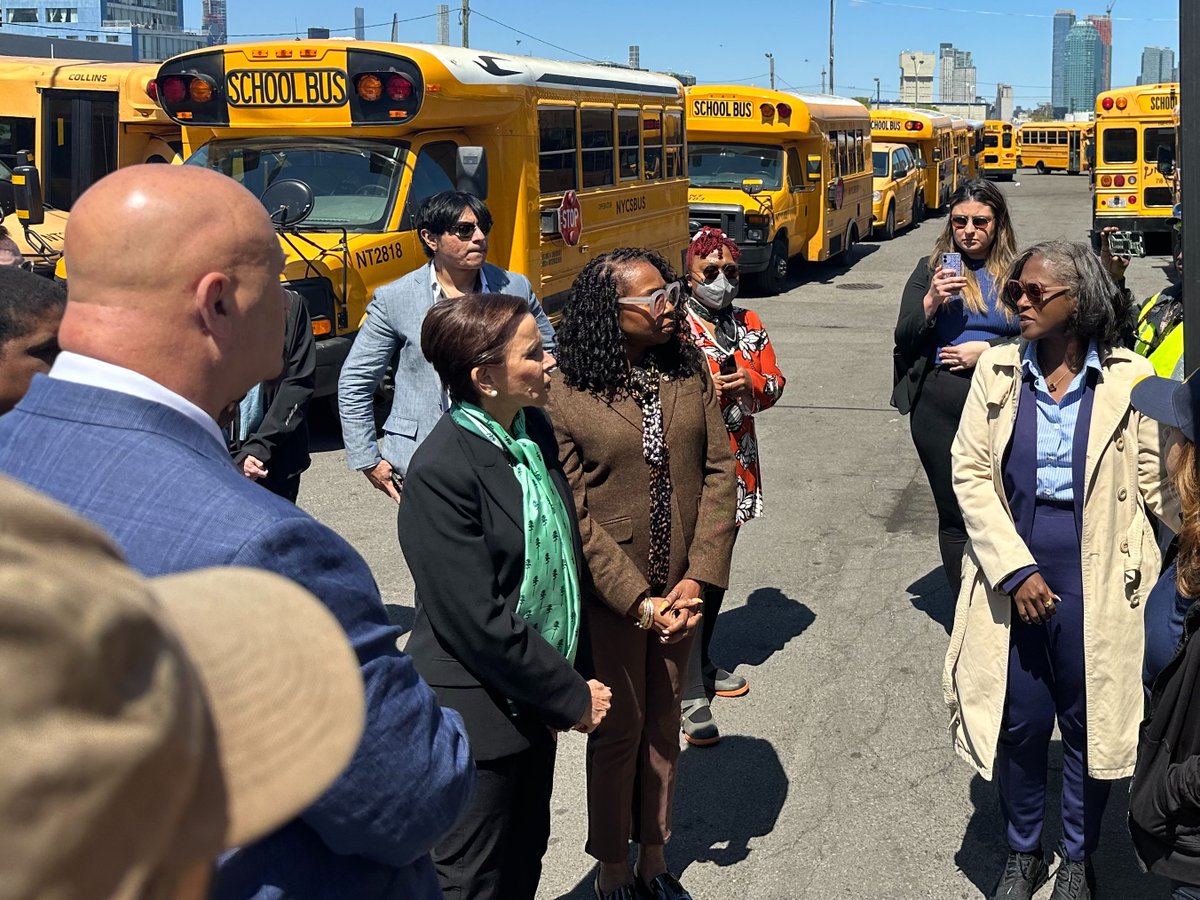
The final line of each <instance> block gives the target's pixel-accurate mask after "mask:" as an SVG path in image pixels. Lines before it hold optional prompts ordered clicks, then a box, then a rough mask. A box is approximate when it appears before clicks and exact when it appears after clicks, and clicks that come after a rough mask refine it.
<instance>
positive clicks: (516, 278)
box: [338, 191, 555, 501]
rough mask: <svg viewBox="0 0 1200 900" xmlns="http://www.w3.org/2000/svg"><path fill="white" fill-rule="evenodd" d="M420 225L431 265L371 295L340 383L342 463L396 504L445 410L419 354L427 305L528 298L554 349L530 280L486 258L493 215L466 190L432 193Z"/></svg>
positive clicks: (549, 327) (438, 383)
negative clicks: (379, 435)
mask: <svg viewBox="0 0 1200 900" xmlns="http://www.w3.org/2000/svg"><path fill="white" fill-rule="evenodd" d="M416 226H417V233H418V234H419V235H420V237H421V246H422V247H423V248H424V250H425V254H426V256H428V257H429V258H430V262H429V265H427V266H422V267H421V268H419V269H417V270H416V271H415V272H409V273H408V274H407V275H405V276H404V277H403V278H401V279H399V280H398V281H395V282H393V283H391V284H389V285H385V286H384V287H381V288H380V289H379V290H377V291H376V292H375V296H374V297H373V298H372V299H371V302H370V304H368V306H367V318H366V321H364V322H363V325H362V328H361V329H359V332H358V335H357V336H356V337H355V338H354V345H353V346H352V347H351V348H350V354H349V355H348V356H347V357H346V361H345V363H344V364H343V366H342V374H341V377H340V378H339V379H338V413H339V415H340V416H341V420H342V439H343V442H344V443H345V446H346V464H347V465H348V466H349V467H350V468H351V469H354V470H356V471H359V472H362V473H363V474H364V475H366V476H367V480H368V481H370V482H371V484H372V485H373V486H374V487H375V488H376V489H378V490H380V491H383V493H385V494H387V495H388V496H389V497H391V498H392V499H393V500H396V501H399V500H400V492H401V490H402V489H403V485H404V473H405V472H407V471H408V461H409V460H410V459H412V455H413V452H414V451H415V450H416V449H417V446H418V445H419V444H420V443H421V441H423V440H424V439H425V437H426V436H427V435H428V434H429V432H430V431H431V430H432V429H433V426H434V425H435V424H436V423H437V420H438V419H439V418H441V415H442V413H443V412H445V411H446V409H448V408H449V401H448V398H447V396H446V391H445V389H444V388H443V387H442V383H441V381H440V379H439V378H438V375H437V372H435V371H434V369H433V366H431V365H430V364H429V363H428V362H427V361H426V359H425V356H424V354H423V353H422V352H421V324H422V323H423V322H424V321H425V313H426V312H428V311H429V307H431V306H433V304H434V303H435V302H437V301H438V300H441V299H442V298H443V297H457V296H461V295H462V294H467V293H472V292H475V293H484V294H513V295H515V296H517V297H522V298H524V299H525V300H527V301H528V303H529V311H530V312H531V313H532V314H533V317H534V319H536V320H537V325H538V330H539V331H541V333H542V346H543V347H544V348H545V351H546V352H547V353H548V354H551V355H553V353H554V350H555V347H554V327H553V326H552V325H551V324H550V319H549V318H548V317H547V316H546V313H545V311H544V310H543V309H542V305H541V304H540V303H539V302H538V299H537V296H536V295H535V294H534V293H533V287H532V286H531V285H530V283H529V279H528V278H526V277H525V276H524V275H517V274H516V273H514V272H506V271H505V270H504V269H501V268H498V267H496V266H493V265H489V264H488V263H486V262H485V260H486V259H487V235H488V232H489V231H490V230H491V227H492V214H491V212H490V211H489V210H488V208H487V206H486V205H484V203H483V201H482V200H480V199H479V198H478V197H475V196H472V195H471V194H466V193H462V192H461V191H443V192H442V193H440V194H434V195H433V196H432V197H430V198H428V199H427V200H425V201H424V202H423V203H422V204H421V207H420V209H418V210H417V217H416ZM393 362H394V364H395V380H396V392H395V396H394V397H393V399H392V409H391V412H390V413H389V414H388V417H387V420H386V421H385V422H384V424H383V439H382V441H376V438H375V414H374V406H373V403H372V398H373V396H374V394H375V389H376V388H377V387H378V386H379V382H380V381H381V380H382V379H383V376H384V373H385V372H386V371H387V367H388V366H389V365H391V364H393Z"/></svg>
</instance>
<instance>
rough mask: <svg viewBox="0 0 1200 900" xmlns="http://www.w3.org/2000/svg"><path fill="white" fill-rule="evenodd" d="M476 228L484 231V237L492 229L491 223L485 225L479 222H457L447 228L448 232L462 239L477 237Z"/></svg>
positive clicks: (467, 239)
mask: <svg viewBox="0 0 1200 900" xmlns="http://www.w3.org/2000/svg"><path fill="white" fill-rule="evenodd" d="M476 228H478V229H479V230H480V231H482V232H483V236H484V237H487V233H488V232H489V231H491V230H492V226H491V225H483V224H480V223H479V222H455V223H454V224H453V225H451V226H450V227H449V228H447V229H446V234H452V235H454V236H455V237H456V238H458V239H459V240H460V241H469V240H470V239H471V238H473V237H475V229H476Z"/></svg>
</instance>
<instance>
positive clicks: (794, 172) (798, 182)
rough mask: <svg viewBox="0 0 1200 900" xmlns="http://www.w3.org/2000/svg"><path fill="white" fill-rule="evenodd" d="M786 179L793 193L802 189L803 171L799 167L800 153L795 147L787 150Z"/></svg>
mask: <svg viewBox="0 0 1200 900" xmlns="http://www.w3.org/2000/svg"><path fill="white" fill-rule="evenodd" d="M787 177H788V185H789V186H790V187H791V189H792V190H793V191H799V190H803V189H804V169H803V167H802V166H801V165H800V151H799V150H797V149H796V148H795V147H788V148H787Z"/></svg>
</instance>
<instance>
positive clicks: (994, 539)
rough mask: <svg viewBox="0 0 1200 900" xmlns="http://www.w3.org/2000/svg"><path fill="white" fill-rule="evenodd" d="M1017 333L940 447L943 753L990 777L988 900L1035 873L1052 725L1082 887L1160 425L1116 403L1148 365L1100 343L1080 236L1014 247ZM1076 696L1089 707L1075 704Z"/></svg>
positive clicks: (1120, 771)
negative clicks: (944, 580) (950, 748)
mask: <svg viewBox="0 0 1200 900" xmlns="http://www.w3.org/2000/svg"><path fill="white" fill-rule="evenodd" d="M1004 298H1005V303H1007V304H1008V305H1009V306H1010V308H1012V309H1013V310H1014V312H1016V313H1017V315H1018V320H1019V324H1020V327H1021V335H1022V339H1021V340H1020V341H1019V342H1013V343H1007V344H1002V345H1000V346H997V347H994V348H992V349H990V350H988V351H986V352H985V354H984V355H983V356H982V357H981V358H980V360H979V364H978V366H977V368H976V374H975V377H974V380H973V382H972V385H971V392H970V395H969V397H968V399H967V404H966V407H965V409H964V410H963V416H962V420H961V423H960V425H959V429H958V434H957V436H956V438H955V441H954V446H953V451H952V454H953V471H954V487H955V492H956V494H957V497H958V501H959V504H960V506H961V508H962V513H963V519H964V521H965V523H966V526H967V534H968V536H969V538H970V541H969V543H968V544H967V549H966V553H965V557H964V561H963V588H962V591H961V593H960V595H959V598H958V609H957V611H956V614H955V627H954V632H953V634H952V636H951V640H950V648H949V650H948V652H947V655H946V667H945V672H944V676H943V681H944V687H945V692H946V702H947V704H948V705H949V707H950V711H951V725H950V731H951V735H952V737H953V741H954V745H955V749H956V750H957V751H958V753H959V754H960V755H961V756H962V757H963V758H964V759H966V760H967V761H968V762H969V763H971V764H972V765H973V766H974V767H975V768H976V769H977V770H978V771H979V773H980V774H981V775H983V777H984V778H987V779H989V780H991V779H992V777H993V774H995V776H996V781H997V783H998V788H999V793H1000V805H1001V811H1002V813H1003V814H1004V818H1005V823H1006V830H1007V839H1008V843H1009V857H1008V860H1007V863H1006V865H1005V870H1004V872H1003V874H1002V875H1001V877H1000V882H999V884H998V885H997V889H996V892H995V894H994V895H993V896H995V897H1004V898H1010V897H1011V898H1022V897H1025V898H1028V897H1031V896H1032V895H1033V893H1034V892H1035V891H1036V890H1037V888H1038V887H1039V886H1040V885H1041V884H1043V883H1044V882H1045V881H1046V880H1047V879H1048V867H1047V865H1046V863H1045V861H1044V857H1043V851H1042V847H1041V830H1042V819H1043V817H1044V803H1045V781H1046V766H1047V756H1048V751H1049V743H1050V735H1051V733H1052V731H1053V728H1054V725H1055V722H1056V721H1057V724H1058V725H1059V729H1060V732H1061V733H1062V735H1063V805H1062V810H1063V833H1064V845H1063V848H1062V850H1061V853H1062V856H1063V860H1064V864H1063V865H1062V866H1061V867H1060V869H1059V873H1058V878H1057V883H1056V886H1055V893H1054V898H1055V900H1060V898H1061V900H1067V898H1070V900H1084V898H1088V897H1090V896H1091V882H1092V874H1091V867H1090V863H1089V862H1088V860H1087V857H1088V856H1089V854H1090V853H1091V852H1092V851H1093V850H1094V849H1095V845H1096V843H1097V841H1098V839H1099V820H1100V817H1101V814H1102V813H1103V809H1104V804H1105V802H1106V800H1107V787H1108V785H1109V783H1110V782H1111V780H1113V779H1117V778H1122V777H1124V776H1127V775H1129V774H1130V773H1131V772H1132V770H1133V763H1134V756H1135V751H1136V748H1137V736H1138V723H1139V721H1140V719H1141V714H1142V687H1141V663H1142V645H1143V629H1142V603H1143V601H1144V600H1145V599H1146V595H1147V594H1148V593H1149V591H1150V589H1151V588H1152V587H1153V586H1154V583H1155V580H1156V579H1157V576H1158V571H1159V567H1160V557H1159V552H1158V548H1157V545H1156V543H1155V538H1154V533H1153V530H1152V528H1151V525H1150V520H1149V517H1148V514H1147V513H1148V511H1149V512H1153V513H1155V514H1156V515H1160V516H1163V517H1164V518H1165V519H1166V520H1167V521H1168V523H1169V524H1172V525H1175V524H1177V507H1176V508H1174V509H1172V510H1171V512H1170V514H1169V516H1168V513H1167V511H1166V510H1165V509H1164V503H1166V502H1167V500H1166V498H1165V497H1164V493H1163V485H1164V481H1165V478H1166V472H1165V469H1164V466H1163V462H1162V457H1161V448H1160V444H1161V438H1160V432H1159V426H1158V424H1157V423H1155V422H1154V421H1152V420H1150V419H1148V418H1145V417H1143V416H1142V415H1141V414H1139V413H1138V412H1136V411H1135V410H1133V409H1132V408H1131V407H1130V405H1129V393H1130V391H1131V390H1132V388H1133V385H1134V384H1135V383H1136V382H1137V381H1138V379H1140V378H1142V377H1144V376H1146V375H1150V374H1153V373H1152V369H1151V367H1150V365H1149V363H1148V362H1147V361H1146V360H1144V359H1142V358H1141V357H1139V356H1136V355H1135V354H1133V353H1132V352H1130V351H1128V350H1124V349H1120V348H1116V347H1114V346H1113V344H1114V342H1115V341H1116V339H1117V335H1118V331H1119V327H1120V324H1121V323H1122V321H1123V317H1124V310H1123V305H1122V303H1121V297H1120V294H1119V293H1118V292H1117V289H1116V288H1115V286H1114V285H1113V284H1112V282H1111V280H1110V279H1109V278H1108V276H1107V275H1105V274H1104V272H1103V271H1102V269H1101V268H1100V265H1099V262H1098V260H1097V259H1096V257H1095V256H1094V255H1093V254H1092V253H1091V251H1090V250H1089V249H1088V248H1086V247H1085V246H1084V245H1082V244H1069V243H1065V242H1047V243H1045V244H1039V245H1037V246H1035V247H1033V248H1031V249H1030V250H1027V251H1026V252H1024V253H1023V254H1021V255H1020V256H1019V257H1018V258H1017V259H1016V261H1015V262H1014V263H1013V268H1012V274H1011V275H1010V280H1009V281H1008V283H1007V284H1006V285H1005V291H1004ZM1085 698H1086V700H1085Z"/></svg>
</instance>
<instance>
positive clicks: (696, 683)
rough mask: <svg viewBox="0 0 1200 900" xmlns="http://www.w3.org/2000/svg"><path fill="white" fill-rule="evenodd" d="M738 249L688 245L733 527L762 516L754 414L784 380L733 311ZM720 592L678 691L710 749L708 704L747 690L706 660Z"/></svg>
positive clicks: (766, 346) (690, 305)
mask: <svg viewBox="0 0 1200 900" xmlns="http://www.w3.org/2000/svg"><path fill="white" fill-rule="evenodd" d="M740 255H741V250H740V249H739V248H738V245H737V244H735V243H734V242H733V241H732V240H731V239H730V238H729V237H727V236H726V235H725V234H724V233H723V232H721V231H719V230H718V229H716V228H709V227H707V226H706V227H704V228H701V229H700V230H699V231H698V232H696V235H695V237H693V238H692V242H691V244H690V245H689V246H688V251H687V259H686V267H687V284H688V300H687V311H688V323H689V324H690V326H691V329H692V336H693V338H694V339H695V341H696V344H697V345H698V346H699V347H700V349H701V350H703V351H704V356H705V358H706V359H707V360H708V366H709V369H710V370H711V371H712V376H713V381H714V382H715V383H716V386H717V391H718V393H719V394H720V399H721V412H722V414H723V415H724V417H725V427H726V428H727V429H729V440H730V443H731V444H732V445H733V455H734V459H735V461H736V463H737V479H738V485H737V524H738V526H739V527H740V526H741V525H743V524H744V523H746V522H748V521H750V520H751V519H753V518H754V517H755V516H760V515H762V511H763V501H762V480H761V478H760V475H759V464H758V439H757V438H756V436H755V433H754V414H755V413H758V412H761V411H762V410H764V409H769V408H770V407H772V406H774V405H775V401H776V400H778V399H779V397H780V395H781V394H782V393H783V386H784V377H783V373H782V372H780V371H779V367H778V366H777V365H776V364H775V349H774V347H772V346H771V340H770V338H768V337H767V331H766V329H765V328H764V327H763V324H762V321H761V320H760V319H759V318H758V314H757V313H756V312H754V311H753V310H749V309H742V308H741V307H738V306H734V305H733V298H734V297H736V296H737V290H738V281H739V276H740V271H739V269H738V264H737V260H738V257H739V256H740ZM724 598H725V592H724V591H717V590H712V589H710V590H709V591H708V592H706V594H705V596H704V613H705V615H704V621H703V628H702V631H701V634H700V640H697V641H693V642H692V657H691V663H690V665H689V670H688V685H687V687H686V688H685V689H684V692H683V704H682V706H683V708H682V721H683V736H684V738H685V739H686V740H687V741H688V742H689V743H691V744H696V745H698V746H707V745H710V744H715V743H716V742H717V741H719V740H720V739H721V733H720V731H719V730H718V729H717V723H716V722H715V721H714V719H713V717H712V710H711V709H710V708H709V698H710V697H711V695H713V694H716V695H718V696H721V697H740V696H742V695H743V694H745V693H746V692H747V691H749V690H750V685H749V684H747V683H746V679H745V678H742V677H741V676H740V675H735V674H733V673H730V672H727V671H725V670H724V669H722V668H720V667H718V666H717V665H715V664H714V663H713V662H712V661H711V660H710V659H709V657H708V648H709V645H710V644H711V643H712V635H713V630H714V629H715V627H716V624H717V614H718V613H719V612H720V611H721V602H722V600H724Z"/></svg>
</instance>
